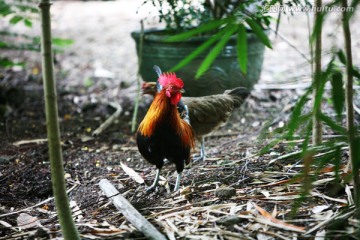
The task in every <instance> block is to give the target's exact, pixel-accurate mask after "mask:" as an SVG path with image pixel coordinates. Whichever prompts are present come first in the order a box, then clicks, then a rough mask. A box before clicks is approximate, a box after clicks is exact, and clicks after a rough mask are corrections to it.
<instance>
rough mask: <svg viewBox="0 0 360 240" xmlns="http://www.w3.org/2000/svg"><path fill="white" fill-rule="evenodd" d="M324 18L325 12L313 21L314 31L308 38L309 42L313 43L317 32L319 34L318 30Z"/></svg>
mask: <svg viewBox="0 0 360 240" xmlns="http://www.w3.org/2000/svg"><path fill="white" fill-rule="evenodd" d="M324 16H325V12H321V13H319V17H318V18H317V19H316V21H315V25H314V29H313V32H312V34H311V37H310V41H311V42H314V41H315V39H316V38H317V37H318V35H319V32H320V30H321V28H322V24H323V21H324Z"/></svg>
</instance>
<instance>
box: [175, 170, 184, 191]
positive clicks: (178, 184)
mask: <svg viewBox="0 0 360 240" xmlns="http://www.w3.org/2000/svg"><path fill="white" fill-rule="evenodd" d="M181 175H182V172H178V175H177V177H176V183H175V188H174V192H176V191H177V190H179V187H180V180H181Z"/></svg>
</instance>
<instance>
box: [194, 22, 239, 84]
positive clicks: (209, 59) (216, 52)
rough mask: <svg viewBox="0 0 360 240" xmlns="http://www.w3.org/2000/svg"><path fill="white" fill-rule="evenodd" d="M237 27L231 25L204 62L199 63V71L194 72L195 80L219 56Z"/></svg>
mask: <svg viewBox="0 0 360 240" xmlns="http://www.w3.org/2000/svg"><path fill="white" fill-rule="evenodd" d="M236 30H237V26H236V25H235V24H231V26H229V29H228V30H227V31H226V32H225V34H224V36H223V37H222V38H221V39H220V40H219V42H218V43H217V44H216V45H215V47H214V48H213V49H211V51H210V52H209V54H208V55H207V56H206V58H205V59H204V61H203V62H202V63H201V65H200V67H199V69H198V70H197V72H196V75H195V78H196V79H198V78H199V77H201V75H203V74H204V73H205V72H206V71H207V70H208V69H209V67H210V66H211V64H212V63H213V62H214V60H215V58H216V57H217V56H218V55H219V54H220V52H221V51H222V50H223V48H224V47H225V44H226V43H227V42H228V41H229V40H230V38H231V36H232V35H233V34H234V33H235V32H236Z"/></svg>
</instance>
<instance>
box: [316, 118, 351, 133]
mask: <svg viewBox="0 0 360 240" xmlns="http://www.w3.org/2000/svg"><path fill="white" fill-rule="evenodd" d="M319 118H320V119H321V121H323V122H324V123H325V124H326V125H328V126H329V127H330V128H331V129H332V130H334V131H335V132H338V133H341V134H346V129H345V128H344V127H343V126H341V125H340V124H338V123H336V122H335V121H334V120H332V119H331V118H330V117H328V116H326V115H325V114H323V113H320V116H319Z"/></svg>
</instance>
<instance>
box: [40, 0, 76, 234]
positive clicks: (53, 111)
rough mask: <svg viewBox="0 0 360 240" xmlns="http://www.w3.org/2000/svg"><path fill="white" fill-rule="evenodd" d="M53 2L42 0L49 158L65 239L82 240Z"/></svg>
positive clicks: (58, 212)
mask: <svg viewBox="0 0 360 240" xmlns="http://www.w3.org/2000/svg"><path fill="white" fill-rule="evenodd" d="M50 6H51V3H50V1H49V0H41V3H40V4H39V8H40V11H41V53H42V75H43V82H44V97H45V113H46V127H47V135H48V139H49V143H48V144H49V158H50V166H51V180H52V186H53V192H54V197H55V205H56V211H57V214H58V217H59V222H60V227H61V229H62V232H63V237H64V239H66V240H67V239H69V240H73V239H74V240H76V239H80V237H79V234H78V232H77V229H76V227H75V224H74V221H73V218H72V215H71V209H70V206H69V201H68V196H67V193H66V185H65V179H64V168H63V158H62V152H61V145H60V129H59V123H58V106H57V95H56V86H55V75H54V70H53V69H54V67H53V52H52V44H51V39H52V38H51V17H50Z"/></svg>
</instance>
